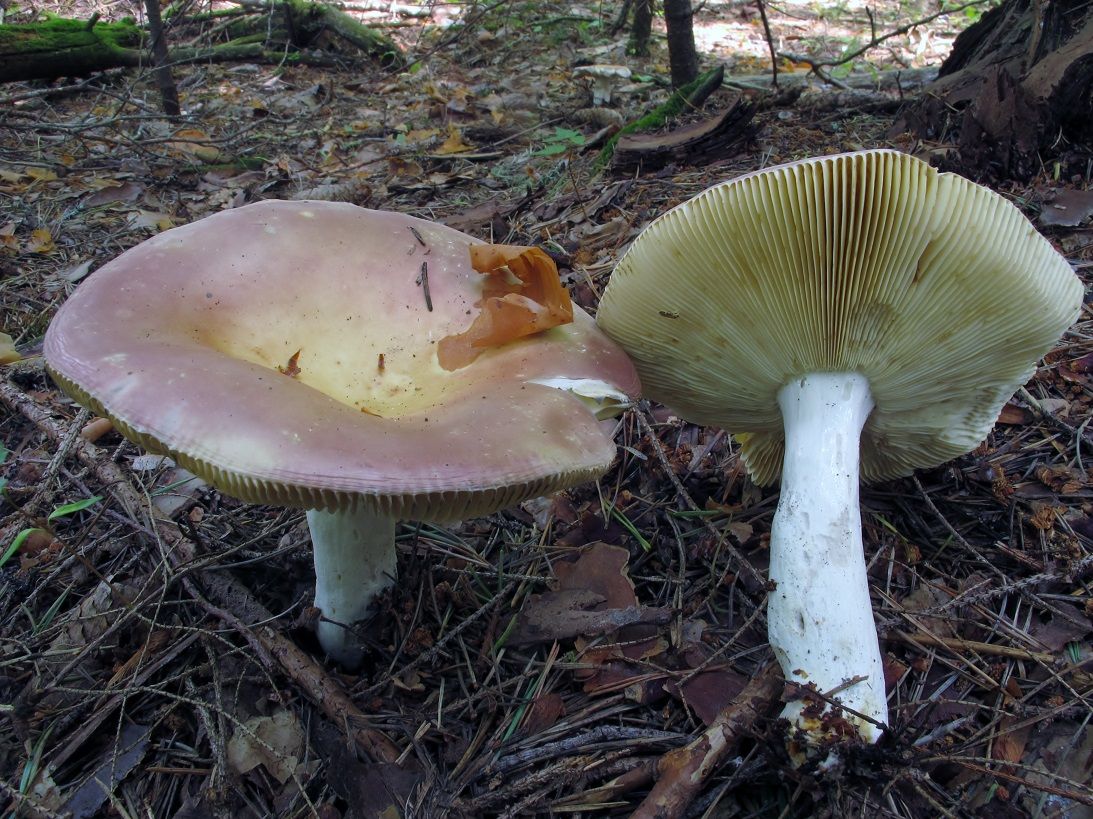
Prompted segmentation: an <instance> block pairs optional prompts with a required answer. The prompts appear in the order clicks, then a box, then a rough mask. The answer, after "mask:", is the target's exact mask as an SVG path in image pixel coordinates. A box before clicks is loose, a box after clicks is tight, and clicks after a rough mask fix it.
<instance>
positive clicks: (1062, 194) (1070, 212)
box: [1040, 190, 1093, 227]
mask: <svg viewBox="0 0 1093 819" xmlns="http://www.w3.org/2000/svg"><path fill="white" fill-rule="evenodd" d="M1090 216H1093V190H1089V191H1059V193H1058V194H1056V196H1055V198H1054V199H1052V200H1051V201H1050V202H1047V203H1046V204H1045V205H1044V207H1043V210H1041V211H1040V224H1042V225H1051V226H1053V227H1077V226H1078V225H1080V224H1081V223H1082V222H1084V221H1085V220H1086V219H1088V218H1089V217H1090Z"/></svg>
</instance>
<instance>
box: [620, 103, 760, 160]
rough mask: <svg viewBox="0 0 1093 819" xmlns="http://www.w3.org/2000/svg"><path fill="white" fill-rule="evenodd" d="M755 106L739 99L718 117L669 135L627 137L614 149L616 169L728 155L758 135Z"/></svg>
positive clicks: (631, 135) (671, 132) (718, 157)
mask: <svg viewBox="0 0 1093 819" xmlns="http://www.w3.org/2000/svg"><path fill="white" fill-rule="evenodd" d="M754 113H755V108H754V106H753V105H752V104H751V103H750V102H748V101H746V100H744V99H743V98H737V100H736V102H735V103H733V105H732V106H730V107H729V108H728V109H727V110H725V111H723V112H722V113H720V114H718V115H717V116H716V117H712V118H710V119H705V120H702V121H701V122H696V123H694V124H692V125H687V126H684V127H683V128H678V129H676V130H674V131H670V132H669V133H666V134H627V135H625V136H623V137H620V138H619V141H618V143H617V144H616V146H615V160H614V164H615V165H616V166H617V167H634V166H641V167H642V168H644V169H645V170H651V169H656V168H662V167H664V166H665V165H667V164H668V163H669V162H676V163H680V164H687V165H695V164H706V163H709V162H713V161H715V160H717V159H721V158H724V157H726V156H728V155H729V154H730V153H732V152H733V151H735V150H738V149H739V148H740V147H741V145H742V144H743V143H744V142H745V141H746V140H747V139H749V138H751V136H752V135H753V134H754V133H755V126H754V124H753V122H752V115H753V114H754Z"/></svg>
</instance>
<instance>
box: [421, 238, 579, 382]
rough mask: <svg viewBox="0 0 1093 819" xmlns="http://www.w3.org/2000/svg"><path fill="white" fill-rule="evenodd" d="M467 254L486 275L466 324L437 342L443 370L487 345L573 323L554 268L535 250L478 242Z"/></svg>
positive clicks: (467, 359)
mask: <svg viewBox="0 0 1093 819" xmlns="http://www.w3.org/2000/svg"><path fill="white" fill-rule="evenodd" d="M470 254H471V266H472V267H473V268H474V269H475V270H477V271H478V272H479V273H485V274H487V275H488V276H489V277H490V278H489V279H488V280H487V281H486V283H485V285H484V286H483V290H482V300H481V302H480V303H479V304H478V307H479V308H480V309H481V312H480V313H479V314H478V315H477V316H475V319H474V321H473V322H472V323H471V326H470V327H469V328H467V329H466V330H465V331H464V332H462V333H455V334H453V335H450V336H446V337H445V338H442V339H441V340H440V343H439V344H438V345H437V359H438V361H439V362H440V366H441V367H443V368H444V369H445V370H458V369H459V368H461V367H466V366H467V365H468V364H470V363H471V362H472V361H474V360H475V359H476V358H478V356H479V355H480V354H481V353H482V352H483V351H484V350H485V349H487V348H489V347H499V346H500V345H502V344H507V343H508V342H510V341H515V340H516V339H518V338H524V337H525V336H530V335H534V334H535V333H541V332H542V331H544V330H549V329H550V328H551V327H557V326H559V325H562V324H569V323H570V322H571V321H573V302H571V301H570V299H569V293H568V292H567V291H566V289H565V288H564V287H562V282H561V279H560V278H559V277H558V267H557V265H555V264H554V260H553V259H551V258H550V256H548V255H547V254H546V252H545V251H543V250H542V249H541V248H538V247H520V246H517V245H487V244H482V245H472V246H471V248H470ZM513 278H515V279H516V281H513Z"/></svg>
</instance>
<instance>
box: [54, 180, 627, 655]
mask: <svg viewBox="0 0 1093 819" xmlns="http://www.w3.org/2000/svg"><path fill="white" fill-rule="evenodd" d="M475 259H478V260H479V261H480V262H481V263H480V264H478V265H477V266H478V268H479V269H476V268H475V266H473V264H474V262H475ZM544 260H545V261H544ZM548 263H549V257H547V256H546V255H545V254H543V253H542V251H538V250H536V249H524V248H516V249H511V248H501V249H498V247H497V246H493V245H487V244H485V243H482V242H480V241H478V240H476V239H474V238H472V237H470V236H467V235H464V234H462V233H459V232H457V231H455V230H452V229H451V228H447V227H444V226H442V225H438V224H434V223H431V222H428V221H425V220H421V219H416V218H413V217H410V216H405V215H402V214H397V213H388V212H381V211H372V210H365V209H363V208H358V207H355V206H353V205H348V204H344V203H330V202H307V201H294V202H277V201H270V202H263V203H259V204H255V205H250V206H247V207H243V208H238V209H235V210H228V211H224V212H222V213H219V214H216V215H214V216H210V217H208V218H206V219H203V220H201V221H198V222H194V223H192V224H189V225H186V226H184V227H180V228H176V229H174V230H170V231H168V232H166V233H163V234H160V235H159V236H156V237H154V238H152V239H150V240H148V241H146V242H144V243H143V244H141V245H138V246H137V247H135V248H133V249H131V250H129V251H128V252H126V253H124V254H122V255H121V256H120V257H118V258H117V259H115V260H114V261H112V262H110V263H109V264H107V265H105V266H104V267H103V268H102V269H100V270H98V271H96V272H95V273H94V274H93V275H92V276H91V277H90V278H89V279H88V280H87V281H86V282H85V283H84V284H82V285H81V286H80V287H79V288H78V289H77V290H76V292H75V293H74V294H73V295H72V296H71V298H69V299H68V301H67V302H66V303H65V304H64V305H63V306H62V308H61V309H60V311H59V312H58V313H57V316H56V318H55V319H54V320H53V322H52V324H51V325H50V327H49V331H48V333H47V335H46V341H45V358H46V361H47V364H48V367H49V370H50V372H51V374H52V375H53V376H54V378H55V379H56V381H57V382H58V383H59V384H60V385H61V386H62V387H63V388H64V389H65V391H66V392H68V393H69V394H70V395H72V396H73V397H74V398H75V399H76V400H77V401H79V402H80V403H81V404H83V405H85V406H88V407H92V408H93V409H94V410H95V411H96V412H98V413H100V414H102V415H105V416H106V417H108V418H110V419H111V420H112V421H113V422H114V424H115V425H116V427H117V428H118V429H119V430H120V431H121V432H122V434H124V435H125V436H126V437H127V438H129V439H131V440H133V441H136V442H137V443H139V444H141V445H142V446H144V447H145V448H146V449H148V450H150V451H152V452H156V453H164V454H169V455H171V456H172V457H173V458H175V459H176V460H177V461H178V462H179V463H180V464H182V465H183V466H185V467H186V468H188V469H190V470H191V471H193V472H195V473H196V474H198V475H200V476H201V477H202V478H204V479H205V480H207V481H208V482H210V483H211V484H213V485H214V486H216V487H218V488H219V489H221V490H223V491H224V492H226V493H227V494H230V495H233V496H235V497H238V498H241V499H243V500H245V501H248V502H252V503H270V504H278V505H286V506H296V507H302V508H305V509H307V510H308V512H307V519H308V524H309V527H310V530H311V537H312V543H313V545H314V553H315V573H316V594H315V604H316V606H317V607H318V608H319V609H320V611H321V613H322V619H321V622H320V624H319V628H318V636H319V641H320V643H321V644H322V646H323V648H324V649H325V650H326V652H327V653H328V654H329V656H331V657H333V658H334V659H336V660H338V661H340V662H342V663H343V664H345V665H348V666H354V665H357V664H359V662H360V661H361V659H362V648H361V645H360V641H359V640H358V638H357V635H356V634H355V633H354V630H353V627H354V626H355V624H357V623H358V622H359V621H361V620H364V619H365V618H366V617H368V616H369V614H370V612H371V610H372V607H373V605H374V602H375V600H376V597H377V595H379V594H380V593H381V592H382V591H383V590H384V589H386V588H387V587H389V586H390V585H391V583H392V581H393V579H394V575H395V555H396V552H395V522H396V520H398V519H400V518H411V519H415V520H432V521H454V520H459V519H462V518H466V517H472V516H478V515H483V514H488V513H490V512H493V511H496V510H498V509H500V508H503V507H506V506H510V505H512V504H515V503H518V502H520V501H522V500H525V499H528V498H531V497H535V496H538V495H542V494H545V493H549V492H553V491H557V490H560V489H562V488H565V487H568V486H572V485H575V484H577V483H580V482H583V481H586V480H589V479H592V478H594V477H596V476H597V475H599V474H600V473H602V472H603V471H604V470H606V469H607V467H608V466H609V465H610V463H611V461H612V459H613V457H614V453H615V447H614V445H613V443H612V441H611V440H610V437H609V436H608V435H607V434H606V433H605V432H604V430H603V429H602V426H601V423H600V420H599V419H600V417H604V416H606V415H608V414H610V413H611V412H612V411H613V410H615V409H617V408H618V407H619V406H621V405H622V404H624V403H625V402H627V401H628V400H629V396H632V395H635V394H636V393H637V391H638V383H637V378H636V375H635V373H634V369H633V367H632V365H631V364H630V362H629V360H628V359H627V358H626V356H625V354H624V353H623V352H622V351H621V350H620V349H619V348H618V346H617V345H615V344H614V343H613V342H611V341H610V340H609V339H607V338H606V337H605V336H604V335H603V333H601V332H600V331H599V330H598V329H597V328H596V326H595V324H594V322H593V321H592V319H591V318H590V317H589V316H588V315H587V314H586V313H584V312H583V311H581V309H580V308H579V307H576V306H572V305H571V304H570V302H569V299H568V295H567V294H566V293H565V291H564V289H563V288H562V287H561V285H560V284H559V283H558V280H557V272H556V270H554V269H553V267H552V266H551V267H550V269H549V270H546V269H544V268H543V265H544V264H548ZM483 270H484V271H486V275H484V274H483V272H481V271H483Z"/></svg>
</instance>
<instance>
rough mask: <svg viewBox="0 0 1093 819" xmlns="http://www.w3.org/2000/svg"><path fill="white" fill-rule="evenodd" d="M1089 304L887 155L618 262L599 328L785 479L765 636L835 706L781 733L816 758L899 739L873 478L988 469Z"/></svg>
mask: <svg viewBox="0 0 1093 819" xmlns="http://www.w3.org/2000/svg"><path fill="white" fill-rule="evenodd" d="M1081 303H1082V285H1081V283H1080V281H1079V280H1078V278H1077V277H1076V276H1075V275H1074V272H1073V271H1072V270H1071V268H1070V266H1069V265H1068V264H1067V262H1066V260H1065V259H1063V258H1062V256H1060V255H1059V254H1058V253H1056V252H1055V250H1053V249H1052V247H1051V245H1050V244H1049V243H1048V242H1047V240H1045V239H1044V238H1043V237H1042V236H1040V235H1039V234H1038V233H1037V232H1036V231H1035V229H1034V228H1033V227H1032V225H1031V224H1030V223H1029V222H1028V220H1027V219H1025V217H1024V216H1022V215H1021V213H1020V212H1019V211H1018V210H1017V208H1015V207H1014V206H1013V205H1011V204H1010V203H1009V202H1007V201H1006V200H1004V199H1003V198H1002V197H1001V196H998V195H997V194H995V193H993V192H991V191H989V190H987V189H986V188H983V187H980V186H979V185H975V184H973V183H971V182H969V181H967V180H965V179H963V178H961V177H959V176H955V175H952V174H944V173H938V172H937V171H935V170H934V169H933V168H931V167H930V166H929V165H928V164H926V163H924V162H921V161H919V160H917V159H914V158H912V157H910V156H907V155H905V154H901V153H897V152H894V151H886V150H876V151H864V152H859V153H853V154H843V155H839V156H828V157H821V158H817V159H811V160H805V161H801V162H796V163H791V164H789V165H783V166H779V167H774V168H769V169H767V170H764V171H760V172H757V173H752V174H747V175H745V176H742V177H739V178H737V179H733V180H731V181H729V182H725V183H722V184H719V185H716V186H714V187H712V188H710V189H708V190H706V191H705V192H703V193H701V194H699V195H698V196H697V197H696V198H694V199H692V200H690V201H689V202H686V203H684V204H682V205H680V206H678V207H676V208H675V209H673V210H671V211H669V212H668V213H666V214H664V215H663V216H661V217H660V218H659V219H657V220H656V221H654V222H653V223H652V224H650V225H649V226H648V227H647V228H646V229H645V230H644V231H643V232H642V233H641V234H640V235H639V236H638V238H637V239H636V240H635V241H634V243H633V244H632V245H631V247H630V248H629V249H628V251H627V252H626V254H625V255H624V257H623V258H622V259H621V260H620V262H619V264H618V266H617V268H616V269H615V271H614V273H613V275H612V278H611V281H610V283H609V285H608V287H607V289H606V291H605V293H604V296H603V300H602V302H601V305H600V310H599V313H598V319H597V320H598V322H599V324H600V326H601V327H602V328H603V329H604V331H605V332H606V333H607V334H608V335H609V336H611V337H612V338H613V339H615V340H616V341H618V342H619V343H620V344H621V345H622V346H623V348H624V349H626V350H627V352H629V353H630V355H631V357H632V358H633V359H634V361H635V364H636V365H637V368H638V373H639V374H640V376H641V379H642V383H643V385H644V388H645V392H646V394H647V395H648V396H649V397H652V398H655V399H656V400H658V401H662V402H663V403H665V404H667V405H668V406H670V407H672V408H673V409H674V410H676V411H677V412H679V413H680V414H681V415H682V416H683V417H685V418H687V419H688V420H691V421H693V422H696V423H701V424H709V425H715V426H720V427H723V428H725V429H727V430H729V431H731V432H734V433H736V437H737V439H738V441H739V442H740V445H741V455H742V458H743V461H744V463H745V465H746V466H747V469H748V472H749V473H750V475H751V477H752V478H753V479H754V480H755V481H756V482H758V483H760V484H771V483H773V482H775V481H777V480H778V478H779V476H781V496H780V499H779V502H778V509H777V512H776V514H775V516H774V520H773V523H772V527H771V539H770V580H771V581H772V585H773V590H772V592H771V594H770V598H769V602H768V610H767V615H768V626H769V636H770V643H771V646H772V648H773V649H774V652H775V655H776V657H777V659H778V661H779V663H780V665H781V667H782V671H783V673H784V675H785V677H786V679H787V680H789V681H793V682H797V683H800V684H801V686H803V687H809V686H814V688H815V691H817V692H819V693H820V694H822V695H824V696H823V697H822V698H818V699H817V698H815V697H809V696H802V697H800V698H797V699H793V700H792V701H790V702H789V703H788V704H787V706H786V708H785V710H784V712H783V715H784V716H785V717H786V718H788V719H789V720H790V721H791V722H792V723H793V724H794V725H795V726H796V727H798V728H800V729H803V731H804V738H805V739H806V740H807V741H806V743H805V744H806V745H808V744H811V743H814V742H817V741H819V740H822V739H824V738H825V737H830V736H833V735H838V734H840V733H843V734H845V733H846V731H845V728H846V725H847V723H849V724H850V726H852V728H853V729H856V732H857V733H859V734H860V735H861V736H862V737H864V738H865V739H866V740H868V741H875V740H876V739H877V738H878V737H879V736H880V734H881V731H882V729H883V727H884V726H885V725H886V724H887V722H888V710H887V703H886V699H885V688H884V675H883V671H882V665H881V654H880V650H879V647H878V643H877V635H876V629H875V626H874V623H873V616H872V609H871V605H870V599H869V585H868V580H867V577H866V562H865V558H864V553H863V547H862V531H861V518H860V512H859V506H858V483H859V475H860V477H861V478H862V479H864V480H866V481H880V480H887V479H890V478H895V477H899V476H904V475H908V474H910V473H911V472H912V471H913V470H915V469H919V468H925V467H931V466H935V465H937V464H940V463H943V462H945V461H947V460H950V459H952V458H955V457H957V456H959V455H961V454H963V453H965V452H967V451H969V450H970V449H972V448H974V447H975V446H976V445H977V444H979V443H980V442H981V441H982V440H983V439H984V438H985V437H986V435H987V433H988V432H989V431H990V429H991V427H992V426H993V424H994V422H995V420H996V418H997V417H998V413H999V411H1000V410H1001V408H1002V406H1003V404H1004V403H1005V402H1006V400H1007V398H1009V396H1010V395H1011V394H1012V393H1013V392H1014V390H1015V389H1016V388H1017V387H1019V386H1020V385H1021V384H1023V383H1024V382H1025V381H1026V380H1027V379H1028V378H1029V377H1030V376H1031V375H1032V373H1033V371H1034V369H1035V366H1036V361H1037V359H1038V358H1039V357H1040V356H1041V355H1043V354H1044V353H1045V352H1047V351H1048V350H1049V349H1050V348H1051V346H1052V344H1053V343H1054V342H1055V341H1056V340H1057V339H1058V338H1059V336H1060V334H1061V333H1062V332H1063V331H1064V330H1066V328H1067V327H1068V326H1069V325H1070V324H1071V323H1072V322H1073V321H1074V320H1075V318H1076V317H1077V314H1078V311H1079V309H1080V307H1081ZM831 703H835V706H834V707H832V705H831ZM840 705H841V707H839V706H840ZM844 709H845V710H844Z"/></svg>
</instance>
